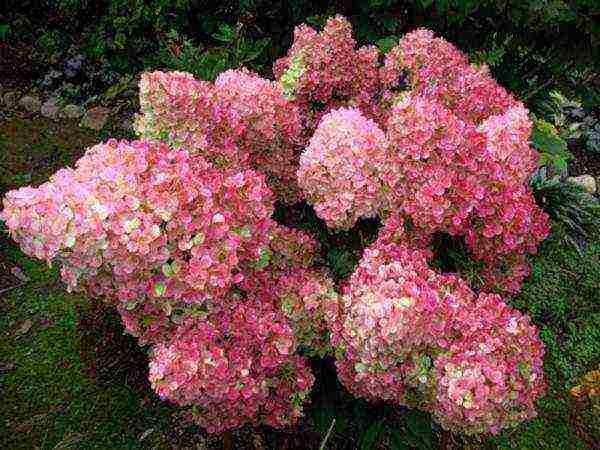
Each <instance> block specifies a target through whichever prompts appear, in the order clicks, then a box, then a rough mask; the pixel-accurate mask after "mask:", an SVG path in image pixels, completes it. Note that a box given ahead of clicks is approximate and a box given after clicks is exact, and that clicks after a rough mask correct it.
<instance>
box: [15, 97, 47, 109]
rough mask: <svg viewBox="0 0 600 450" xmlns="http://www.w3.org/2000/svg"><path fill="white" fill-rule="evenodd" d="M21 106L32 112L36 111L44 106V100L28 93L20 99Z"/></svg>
mask: <svg viewBox="0 0 600 450" xmlns="http://www.w3.org/2000/svg"><path fill="white" fill-rule="evenodd" d="M19 106H20V107H21V108H23V109H25V110H26V111H28V112H30V113H36V112H38V111H39V110H40V108H41V107H42V102H41V101H40V99H39V98H37V97H35V96H33V95H26V96H25V97H23V98H21V100H19Z"/></svg>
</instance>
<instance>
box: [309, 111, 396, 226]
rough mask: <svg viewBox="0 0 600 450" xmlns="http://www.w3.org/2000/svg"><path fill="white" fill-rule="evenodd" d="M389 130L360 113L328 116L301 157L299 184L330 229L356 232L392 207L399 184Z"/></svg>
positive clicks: (331, 113)
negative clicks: (361, 220) (360, 224)
mask: <svg viewBox="0 0 600 450" xmlns="http://www.w3.org/2000/svg"><path fill="white" fill-rule="evenodd" d="M392 156H393V155H391V153H390V146H389V144H388V141H387V139H386V136H385V134H384V132H383V131H382V130H381V129H380V128H379V127H378V126H377V124H376V123H375V122H373V121H372V120H371V119H367V118H366V117H364V116H363V115H362V114H361V112H360V111H359V110H357V109H347V108H340V109H337V110H334V111H332V112H330V113H329V114H327V115H325V116H324V117H323V119H322V120H321V122H320V123H319V127H318V128H317V130H316V131H315V133H314V134H313V136H312V138H311V139H310V143H309V145H308V147H307V148H306V150H305V151H304V153H302V156H301V158H300V167H299V169H298V183H299V184H300V187H301V188H302V189H303V190H304V193H305V195H306V198H307V200H308V201H309V202H310V203H312V205H313V207H314V208H315V211H316V213H317V215H318V216H319V217H321V218H322V219H323V220H325V222H326V223H327V225H328V226H329V227H332V228H350V227H351V226H352V225H354V223H356V221H357V220H358V219H359V218H366V217H375V216H377V214H378V212H379V211H381V210H382V209H384V208H387V207H388V205H389V201H388V200H389V198H390V191H391V189H392V188H393V187H395V186H396V184H397V172H398V170H394V169H395V167H394V166H392V165H391V164H389V162H390V160H391V158H392Z"/></svg>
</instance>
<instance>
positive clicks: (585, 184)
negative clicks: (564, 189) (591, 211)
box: [567, 175, 597, 194]
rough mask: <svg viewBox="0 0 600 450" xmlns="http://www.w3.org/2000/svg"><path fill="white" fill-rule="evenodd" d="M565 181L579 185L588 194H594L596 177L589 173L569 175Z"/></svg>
mask: <svg viewBox="0 0 600 450" xmlns="http://www.w3.org/2000/svg"><path fill="white" fill-rule="evenodd" d="M567 182H569V183H573V184H576V185H578V186H581V187H582V188H583V189H585V191H586V192H587V193H588V194H595V193H596V190H597V186H596V179H595V178H594V177H593V176H591V175H580V176H578V177H569V178H567Z"/></svg>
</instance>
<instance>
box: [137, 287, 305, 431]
mask: <svg viewBox="0 0 600 450" xmlns="http://www.w3.org/2000/svg"><path fill="white" fill-rule="evenodd" d="M296 345H297V343H296V340H295V337H294V333H293V330H292V328H291V327H290V325H289V323H288V321H287V320H286V318H285V316H284V315H283V314H282V313H281V311H278V310H277V309H275V308H274V307H273V305H271V304H270V303H269V302H264V301H262V300H261V299H243V298H239V297H238V298H236V297H234V296H233V295H232V296H231V297H230V298H229V299H227V301H225V302H223V303H222V304H221V305H220V307H218V308H216V309H215V310H213V311H212V312H211V313H210V314H209V315H208V316H206V317H202V318H196V319H195V320H194V319H192V320H188V321H186V322H185V323H183V324H182V325H181V326H180V327H179V328H178V329H177V330H176V331H175V332H174V333H173V334H172V336H171V338H170V339H169V340H168V341H165V342H162V343H159V344H158V345H156V346H155V347H154V348H153V351H152V356H151V361H150V375H149V378H150V381H151V383H152V386H153V388H154V389H155V391H156V392H157V393H158V394H159V395H160V396H161V397H163V398H168V399H169V400H171V401H173V402H175V403H176V404H178V405H180V406H192V411H191V417H192V419H193V420H194V421H195V422H197V423H198V424H199V425H201V426H202V427H204V428H206V429H207V430H208V431H209V432H219V431H223V430H227V429H230V428H234V427H239V426H241V425H243V424H246V423H253V424H258V423H259V421H260V419H261V418H263V417H264V418H265V420H264V422H265V423H266V424H268V425H271V426H274V427H283V426H287V425H290V424H291V423H294V422H295V421H296V419H298V418H299V417H301V415H302V403H303V401H304V399H305V397H306V396H307V395H308V393H309V391H310V388H311V387H312V384H313V381H314V377H313V375H312V374H311V372H310V368H309V367H308V365H307V363H306V361H305V359H304V358H302V357H300V356H298V355H295V354H294V352H295V349H296Z"/></svg>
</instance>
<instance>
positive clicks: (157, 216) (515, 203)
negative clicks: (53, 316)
mask: <svg viewBox="0 0 600 450" xmlns="http://www.w3.org/2000/svg"><path fill="white" fill-rule="evenodd" d="M273 72H274V74H275V80H268V79H265V78H262V77H260V76H259V75H257V74H254V73H251V72H249V71H247V70H246V69H239V70H230V71H227V72H224V73H223V74H221V75H220V76H219V77H218V78H217V79H216V81H215V82H214V83H209V82H204V81H200V80H196V79H194V77H193V76H191V75H190V74H187V73H182V72H152V73H145V74H142V77H141V81H140V105H141V111H140V113H139V115H138V116H137V119H136V127H135V128H136V131H137V134H138V137H139V140H136V141H132V142H128V141H116V140H109V141H107V142H105V143H102V144H98V145H96V146H94V147H92V148H90V149H88V150H87V152H86V154H85V155H84V156H83V157H82V158H81V159H80V160H79V161H77V163H76V164H75V167H74V168H66V169H62V170H60V171H58V172H57V173H56V174H55V175H54V176H52V177H51V178H50V180H49V181H48V182H46V183H44V184H42V185H41V186H39V187H25V188H21V189H18V190H15V191H11V192H9V193H8V194H6V196H5V198H4V201H3V211H2V212H1V213H0V218H1V219H2V220H4V221H5V222H6V224H7V227H8V229H9V232H10V234H11V236H12V237H13V238H14V239H15V240H16V241H17V242H18V243H19V244H20V246H21V248H22V249H23V251H24V252H25V253H27V254H28V255H31V256H34V257H37V258H40V259H44V260H46V261H48V263H52V262H56V263H58V264H60V266H61V276H62V279H63V280H64V282H65V283H66V285H67V287H68V289H69V290H79V291H82V292H84V293H85V294H86V295H88V296H90V297H96V298H99V299H101V300H102V301H104V302H106V303H108V304H109V305H112V306H113V307H115V308H116V310H117V311H118V313H119V314H120V316H121V318H122V321H123V324H124V327H125V330H126V331H127V332H129V333H131V334H132V335H134V336H136V337H137V338H138V340H139V343H140V345H147V346H149V349H150V374H149V377H150V381H151V384H152V387H153V389H154V390H155V391H156V393H157V394H158V395H159V396H160V397H161V398H164V399H168V400H170V401H171V402H173V403H175V404H177V405H179V406H181V407H182V408H185V410H186V414H187V416H188V418H189V419H190V420H192V421H194V422H195V423H197V424H199V425H201V426H202V427H204V428H206V429H207V430H208V431H209V432H220V431H223V430H227V429H231V428H234V427H238V426H241V425H243V424H254V425H259V424H267V425H270V426H274V427H284V426H290V425H292V424H294V423H295V422H296V421H297V420H298V419H299V418H300V417H301V416H302V414H303V412H302V411H303V403H304V402H305V401H306V400H307V398H308V395H309V392H310V389H311V387H312V385H313V383H314V377H313V375H312V374H311V371H310V364H309V361H308V359H307V358H308V357H318V356H325V355H334V356H335V357H336V366H337V369H338V375H339V377H340V380H341V381H342V383H343V384H344V385H345V386H346V387H347V388H348V390H350V391H351V392H352V393H354V394H355V395H357V396H361V397H364V398H367V399H369V400H373V401H377V400H385V401H389V402H393V403H396V404H401V405H407V406H411V407H416V408H420V409H423V410H425V411H429V412H431V414H432V415H433V417H434V418H435V420H437V421H438V422H439V423H440V424H441V425H442V426H443V427H444V428H446V429H449V430H452V431H455V432H461V433H467V434H476V433H488V432H498V431H499V430H501V429H503V428H507V427H512V426H515V425H517V424H518V423H520V422H522V421H523V420H527V419H529V418H531V417H533V416H535V403H536V400H537V399H538V398H539V397H540V396H541V395H542V394H543V392H544V388H545V382H544V375H543V371H542V358H543V354H544V348H543V345H542V343H541V341H540V339H539V336H538V331H537V329H536V327H535V326H534V325H532V324H531V323H530V321H529V319H528V318H527V317H526V316H524V315H523V314H521V313H520V312H519V311H516V310H514V309H513V308H511V307H510V306H509V305H508V304H507V303H506V301H505V300H503V298H502V297H500V295H498V294H499V293H501V294H504V295H510V294H512V293H515V292H518V290H519V289H520V285H521V282H522V280H523V279H524V277H525V276H527V273H528V270H529V269H528V264H527V255H528V254H532V253H535V252H536V249H537V246H538V244H539V243H540V242H541V241H542V240H543V239H544V238H545V237H546V235H547V234H548V232H549V226H548V218H547V217H546V215H545V214H544V213H543V212H542V211H541V210H540V208H538V207H537V205H536V204H535V202H534V199H533V196H532V194H531V192H530V190H529V188H528V179H529V177H530V176H531V175H532V173H533V171H534V169H535V166H536V162H537V153H536V152H535V151H534V150H533V149H532V148H531V147H530V145H529V135H530V132H531V121H530V120H529V117H528V111H527V109H526V108H525V107H524V105H523V104H522V103H521V102H519V101H518V100H517V99H515V98H514V97H513V96H512V95H511V94H510V93H508V92H507V91H506V90H505V89H503V88H502V87H501V86H499V85H498V84H497V83H496V82H495V81H494V80H493V79H492V78H491V76H490V74H489V71H488V70H487V68H486V67H474V66H472V65H471V64H470V63H469V61H468V59H467V58H466V56H465V55H463V54H462V53H461V52H460V51H459V50H458V49H456V48H455V47H454V46H453V45H451V44H450V43H448V42H446V41H444V40H443V39H441V38H437V37H435V35H434V34H433V33H432V32H430V31H428V30H416V31H413V32H411V33H408V34H407V35H406V36H404V37H403V38H402V39H401V40H400V42H399V43H398V45H397V46H396V47H394V48H393V49H392V50H391V51H390V52H389V53H388V54H387V55H386V56H385V57H383V55H380V54H379V51H378V50H377V49H376V48H375V47H369V46H367V47H360V48H357V46H356V42H355V40H354V38H353V36H352V27H351V25H350V24H349V22H348V21H347V20H346V19H344V18H343V17H340V16H337V17H335V18H331V19H330V20H328V21H327V23H326V24H325V26H324V28H323V29H322V30H321V31H317V30H314V29H312V28H310V27H308V26H306V25H302V26H300V27H298V28H297V29H296V30H295V33H294V42H293V44H292V47H291V48H290V50H289V52H288V53H287V55H286V56H284V57H283V58H282V59H280V60H278V61H276V63H275V65H274V70H273ZM276 200H279V201H281V202H282V204H286V203H287V204H289V203H293V202H296V201H300V200H304V201H306V202H308V203H310V204H311V205H312V206H313V207H314V210H315V211H316V214H317V215H318V216H319V217H320V218H321V219H323V220H324V221H325V223H326V224H327V226H328V227H330V228H332V229H338V230H347V229H350V228H352V227H353V226H354V224H355V223H356V222H357V221H358V220H360V219H362V218H370V217H379V218H380V219H381V221H382V227H381V229H380V230H379V236H378V238H377V240H376V241H375V242H374V243H373V244H371V245H370V246H369V247H368V248H366V249H365V250H364V254H363V257H362V259H361V261H360V263H359V265H358V267H357V268H356V270H355V271H354V273H353V274H352V275H351V276H350V277H349V278H348V279H347V280H345V281H343V282H342V283H340V285H339V286H336V284H335V283H334V281H333V279H332V278H331V277H330V275H329V273H328V271H327V268H326V267H323V265H322V264H319V262H320V261H322V260H321V259H320V258H319V249H318V245H317V242H316V240H315V239H314V238H313V237H311V236H310V235H309V234H306V233H304V232H301V231H299V230H295V229H291V228H287V227H284V226H282V225H280V224H278V223H276V222H275V221H274V220H273V219H272V214H273V211H274V208H275V201H276ZM436 233H447V234H449V235H452V236H462V237H463V238H464V241H465V243H466V245H467V246H468V248H469V250H470V252H471V254H472V257H473V258H474V259H476V260H480V261H482V262H483V263H484V265H485V270H484V273H483V275H484V277H485V279H486V282H487V285H486V290H487V291H488V292H475V291H474V290H473V288H472V287H470V286H469V285H468V284H467V283H466V282H465V281H464V280H462V279H461V278H460V277H459V276H458V275H456V274H446V273H439V272H437V271H435V270H433V269H432V268H431V266H430V262H431V259H432V257H433V251H432V242H433V238H434V235H435V234H436ZM492 292H493V293H492Z"/></svg>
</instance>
